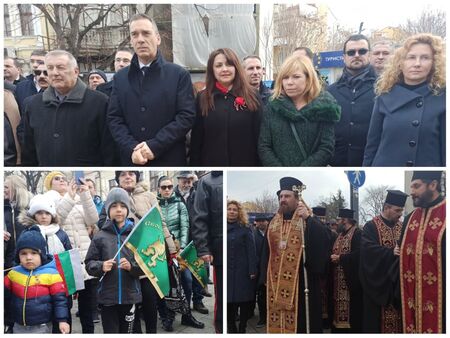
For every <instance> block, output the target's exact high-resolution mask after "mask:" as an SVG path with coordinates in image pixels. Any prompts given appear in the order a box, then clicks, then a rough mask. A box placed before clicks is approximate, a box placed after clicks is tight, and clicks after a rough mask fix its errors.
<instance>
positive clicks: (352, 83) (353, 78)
mask: <svg viewBox="0 0 450 338" xmlns="http://www.w3.org/2000/svg"><path fill="white" fill-rule="evenodd" d="M370 69H371V67H370V65H367V66H366V67H365V68H363V69H362V70H361V72H359V73H358V74H356V75H353V74H351V73H350V72H349V70H348V69H347V67H345V68H344V71H343V72H342V79H343V80H344V82H345V83H346V84H347V85H348V86H349V87H351V88H355V87H357V86H359V85H360V83H362V82H363V81H364V79H365V77H366V76H367V75H368V74H369V72H370Z"/></svg>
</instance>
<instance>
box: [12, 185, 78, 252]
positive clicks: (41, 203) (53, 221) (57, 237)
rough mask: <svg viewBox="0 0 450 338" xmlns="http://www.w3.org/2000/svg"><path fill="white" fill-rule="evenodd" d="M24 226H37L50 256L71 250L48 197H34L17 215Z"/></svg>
mask: <svg viewBox="0 0 450 338" xmlns="http://www.w3.org/2000/svg"><path fill="white" fill-rule="evenodd" d="M19 221H20V222H21V223H22V224H23V225H24V226H32V225H34V224H35V225H37V226H38V227H39V229H40V231H41V234H42V237H43V238H44V239H45V241H46V243H47V245H46V246H47V252H48V253H49V254H51V255H54V254H58V253H60V252H63V251H67V250H70V249H72V245H71V244H70V239H69V236H68V235H67V233H66V232H65V231H64V230H62V229H61V227H60V226H59V225H58V217H57V216H56V209H55V202H54V201H53V200H52V199H51V197H50V196H48V195H46V194H44V195H40V194H38V195H36V196H34V197H33V198H32V199H31V201H30V205H29V208H28V211H24V212H22V213H21V214H20V215H19Z"/></svg>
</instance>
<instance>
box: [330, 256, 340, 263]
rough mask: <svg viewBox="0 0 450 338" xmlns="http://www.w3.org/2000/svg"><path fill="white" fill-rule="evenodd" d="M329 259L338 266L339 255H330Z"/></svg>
mask: <svg viewBox="0 0 450 338" xmlns="http://www.w3.org/2000/svg"><path fill="white" fill-rule="evenodd" d="M330 258H331V261H332V262H333V263H334V264H338V263H339V255H335V254H332V255H331V257H330Z"/></svg>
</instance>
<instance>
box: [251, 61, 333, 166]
mask: <svg viewBox="0 0 450 338" xmlns="http://www.w3.org/2000/svg"><path fill="white" fill-rule="evenodd" d="M340 116H341V108H340V107H339V105H338V104H337V103H336V100H335V99H334V98H333V97H332V96H331V95H330V94H329V93H328V92H326V91H324V90H322V86H321V84H320V80H319V78H318V77H317V74H316V71H315V70H314V66H313V64H312V62H311V60H309V59H308V58H307V57H305V56H295V55H293V56H290V57H289V58H287V59H286V61H284V63H283V65H282V66H281V69H280V71H279V73H278V76H277V79H276V82H275V88H274V93H273V95H272V100H271V101H269V104H268V105H267V107H266V110H265V111H264V117H263V123H262V125H261V132H260V137H259V146H258V150H259V156H260V159H261V162H262V164H263V165H264V166H287V167H293V166H326V165H327V164H328V163H329V161H330V160H331V158H332V157H333V154H334V124H335V123H336V122H338V121H339V119H340Z"/></svg>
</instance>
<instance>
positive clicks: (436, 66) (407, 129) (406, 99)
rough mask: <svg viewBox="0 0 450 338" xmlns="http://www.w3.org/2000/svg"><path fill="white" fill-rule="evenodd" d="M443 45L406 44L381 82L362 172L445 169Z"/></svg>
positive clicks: (436, 40) (427, 41) (423, 38)
mask: <svg viewBox="0 0 450 338" xmlns="http://www.w3.org/2000/svg"><path fill="white" fill-rule="evenodd" d="M445 87H446V81H445V42H444V41H443V40H442V38H441V37H439V36H434V35H431V34H417V35H413V36H410V37H409V38H408V39H406V41H405V43H404V44H403V46H402V47H400V48H399V49H397V50H396V52H395V54H394V57H393V58H392V60H391V62H390V63H389V64H388V65H387V66H386V68H385V70H384V72H383V73H382V75H381V76H380V77H379V79H378V81H377V83H376V86H375V93H376V94H377V97H376V99H375V105H374V107H373V113H372V118H371V120H370V126H369V133H368V135H367V144H366V149H365V151H364V162H363V166H372V167H405V166H406V167H411V166H417V167H444V166H445V144H446V139H445V124H446V123H445V119H446V118H445V114H446V107H445V101H446V100H445Z"/></svg>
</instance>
